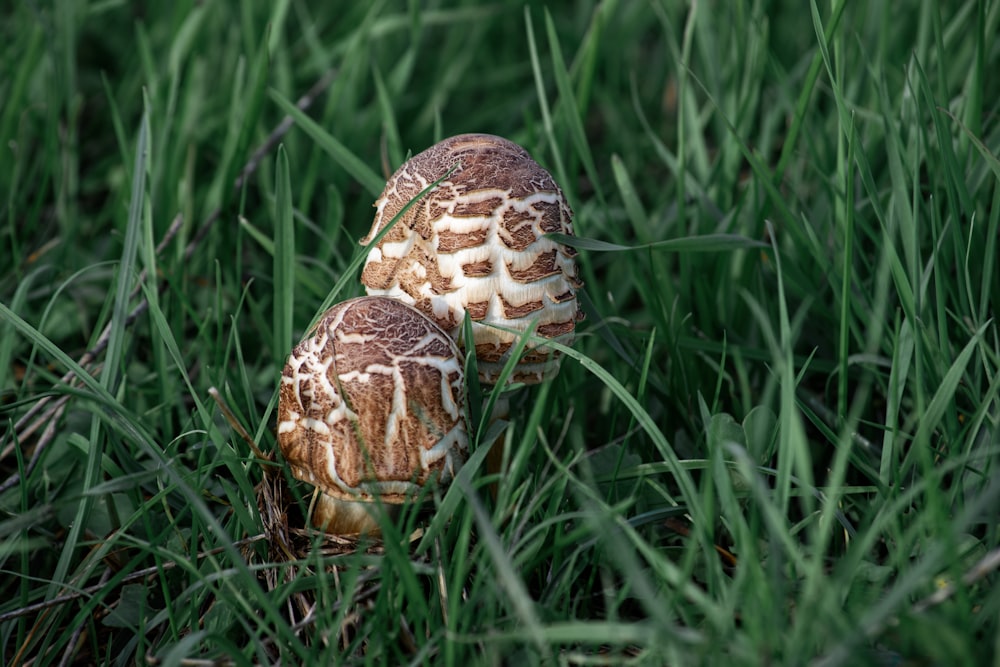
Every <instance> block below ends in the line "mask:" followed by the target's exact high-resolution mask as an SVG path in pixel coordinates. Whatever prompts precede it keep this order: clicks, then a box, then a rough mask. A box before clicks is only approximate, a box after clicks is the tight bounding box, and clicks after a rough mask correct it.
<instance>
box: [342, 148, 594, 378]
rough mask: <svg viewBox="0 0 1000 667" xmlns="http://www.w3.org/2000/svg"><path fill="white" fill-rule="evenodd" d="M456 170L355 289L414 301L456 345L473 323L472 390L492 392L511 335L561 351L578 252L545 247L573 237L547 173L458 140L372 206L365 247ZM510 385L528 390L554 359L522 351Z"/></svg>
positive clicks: (575, 313) (393, 181)
mask: <svg viewBox="0 0 1000 667" xmlns="http://www.w3.org/2000/svg"><path fill="white" fill-rule="evenodd" d="M452 168H454V171H452V173H451V174H450V175H448V177H447V178H446V179H445V180H444V181H442V182H441V183H439V184H438V185H437V187H435V188H434V189H433V190H432V191H430V192H429V193H427V195H425V196H424V197H423V198H422V199H421V200H420V201H418V202H415V203H414V204H413V205H412V206H411V207H410V208H409V209H408V210H407V211H406V213H405V214H404V215H403V217H402V218H401V219H400V220H399V221H398V222H397V223H396V225H395V226H394V227H393V228H392V229H391V230H390V231H389V232H388V233H387V234H386V235H385V236H384V237H382V239H381V240H380V241H379V243H378V244H377V245H376V246H374V247H372V248H371V250H370V251H369V253H368V258H367V262H366V263H365V267H364V271H363V272H362V274H361V281H362V282H363V283H364V284H365V286H366V287H367V291H368V294H371V295H376V294H377V295H384V296H390V297H393V298H396V299H400V300H403V301H405V302H406V303H411V304H413V305H414V306H416V307H417V308H418V309H419V310H420V311H422V312H423V313H425V314H426V315H428V316H429V317H431V318H432V319H433V320H434V321H435V322H437V324H438V325H439V326H440V327H441V328H442V329H444V330H445V331H447V332H448V333H449V334H451V335H452V336H453V337H454V336H457V334H458V333H459V329H460V327H461V325H462V321H463V319H464V317H465V313H466V312H468V313H469V317H470V318H471V319H472V321H473V333H474V337H475V346H476V356H477V359H478V364H479V374H480V380H481V381H482V382H484V383H486V384H495V382H496V380H497V379H498V375H499V373H500V371H501V370H502V368H503V362H504V359H503V356H504V354H505V353H506V352H507V351H508V350H509V349H510V348H511V346H512V345H513V344H514V342H515V341H516V340H517V338H518V334H517V333H513V332H509V331H501V330H499V329H496V328H494V327H491V326H484V325H496V326H498V327H503V328H506V329H512V330H514V331H515V332H522V331H525V330H526V329H527V328H528V327H529V326H530V325H531V323H532V322H534V321H537V328H536V330H535V332H536V333H537V334H538V335H539V336H543V337H546V338H556V337H560V340H562V341H564V342H569V341H570V340H571V339H572V335H573V331H574V329H575V326H576V323H577V321H579V320H581V319H583V315H582V313H581V311H580V309H579V307H578V305H577V300H576V291H577V289H579V288H580V286H581V282H580V280H579V279H578V278H577V270H576V264H575V262H574V257H575V256H576V251H575V250H574V249H573V248H570V247H568V246H564V245H561V244H559V243H555V242H554V241H551V240H549V239H547V238H545V237H544V235H545V234H546V233H549V232H561V233H563V234H572V233H573V226H572V212H571V211H570V208H569V205H568V204H567V203H566V198H565V197H564V196H563V193H562V191H561V190H560V189H559V186H558V185H556V182H555V181H554V180H553V179H552V176H551V175H549V173H548V172H547V171H545V170H544V169H542V167H540V166H539V165H538V163H537V162H535V161H534V160H533V159H531V156H530V155H528V153H527V151H525V150H524V149H523V148H521V147H520V146H518V145H517V144H515V143H513V142H511V141H508V140H506V139H503V138H501V137H496V136H492V135H488V134H462V135H458V136H455V137H451V138H450V139H445V140H444V141H442V142H440V143H438V144H435V145H434V146H432V147H430V148H428V149H427V150H425V151H424V152H422V153H420V154H418V155H416V156H414V157H413V158H412V159H410V160H409V161H407V162H406V163H405V164H403V166H401V167H400V168H399V169H398V170H397V171H396V173H395V174H393V175H392V177H391V178H390V179H389V181H388V183H387V184H386V186H385V190H384V191H383V193H382V196H381V197H379V199H378V201H376V202H375V206H376V209H377V213H376V214H375V221H374V223H373V224H372V228H371V231H370V232H369V233H368V236H366V237H365V238H364V239H362V241H361V242H362V243H363V244H364V243H369V242H370V241H371V239H373V238H374V237H375V236H376V235H377V234H378V233H379V232H380V231H381V230H382V228H383V227H384V226H385V225H387V224H389V222H391V221H392V219H393V218H394V217H395V216H396V215H397V214H398V213H399V212H400V210H402V209H403V207H404V206H406V204H407V203H408V202H409V201H410V200H411V199H413V198H414V197H416V196H417V195H418V194H419V193H420V191H421V190H423V189H424V188H426V187H427V186H428V185H430V184H431V183H433V182H434V181H436V180H437V179H439V178H441V177H442V176H444V175H445V174H447V173H448V171H449V170H451V169H452ZM528 348H529V349H528V352H527V353H526V354H525V355H524V356H523V357H522V359H521V360H520V363H519V365H518V367H517V369H516V370H515V372H514V375H513V377H512V378H511V379H512V380H513V381H515V382H526V383H535V382H540V381H542V380H543V379H544V378H545V377H548V376H551V375H554V374H555V373H556V372H557V371H558V362H559V360H558V357H556V356H555V355H552V354H551V353H550V351H549V350H548V349H546V347H545V346H540V347H535V346H534V345H532V344H530V343H529V345H528Z"/></svg>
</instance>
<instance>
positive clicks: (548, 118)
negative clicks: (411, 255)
mask: <svg viewBox="0 0 1000 667" xmlns="http://www.w3.org/2000/svg"><path fill="white" fill-rule="evenodd" d="M147 4H148V5H149V6H143V7H142V8H141V10H140V9H137V8H136V7H134V6H132V5H130V4H128V3H118V2H99V3H84V4H81V3H74V2H65V1H58V2H48V3H46V2H40V3H39V2H36V3H15V4H14V5H13V6H12V7H10V8H7V9H6V11H5V12H4V20H3V21H0V36H2V37H3V39H2V40H0V72H2V74H0V99H3V101H4V102H3V104H2V105H0V145H2V146H3V149H4V151H6V154H5V159H3V160H0V193H3V195H2V198H0V267H3V270H2V271H0V572H2V573H3V576H2V577H0V662H3V664H10V665H23V664H75V663H88V664H132V663H136V662H143V663H145V664H153V665H167V664H188V663H189V662H191V661H209V662H212V663H213V664H214V663H218V664H271V663H277V662H281V663H290V664H344V665H352V664H435V665H436V664H444V665H467V664H496V665H500V664H554V663H558V664H566V665H577V664H613V665H629V664H732V665H757V664H762V663H774V664H795V665H803V664H809V665H823V666H832V665H859V664H871V665H887V664H893V665H898V664H942V665H944V664H947V665H970V666H971V665H983V664H996V663H997V662H998V660H1000V642H998V640H997V637H1000V628H998V619H1000V595H997V581H998V576H1000V575H998V572H997V571H998V569H1000V530H998V522H1000V514H998V512H997V508H998V507H1000V498H998V494H1000V484H998V483H997V480H998V466H1000V332H998V329H997V322H996V317H995V314H996V313H997V312H998V310H1000V280H997V275H998V267H997V256H998V241H1000V158H998V156H1000V124H998V122H997V119H998V118H1000V105H998V102H997V100H1000V83H998V82H1000V80H998V79H997V78H996V77H995V76H990V73H992V72H994V71H997V69H998V67H1000V50H998V49H997V47H996V45H995V43H994V42H995V40H992V39H991V36H992V35H994V34H996V32H997V28H998V26H1000V4H998V3H996V2H991V1H990V0H959V1H957V2H954V3H950V4H948V5H947V6H944V5H942V6H938V5H935V4H932V3H913V6H906V7H902V8H894V9H891V8H888V7H886V6H883V5H882V4H879V3H851V2H847V1H846V0H837V1H835V2H828V3H823V2H815V1H812V2H810V3H809V4H808V7H805V6H802V5H801V3H795V2H792V1H791V0H779V1H776V2H770V3H764V4H762V3H753V2H746V1H742V0H741V1H737V2H733V3H728V4H727V3H688V4H685V3H672V2H652V3H636V2H621V1H614V0H612V1H608V2H601V3H594V2H554V3H549V4H547V5H546V6H545V7H542V6H541V5H540V4H538V3H527V4H525V3H523V2H513V1H508V0H497V1H496V2H491V3H489V4H485V5H484V4H482V3H476V2H473V1H472V0H453V1H451V2H430V3H418V2H399V1H398V0H383V1H381V2H376V3H354V4H351V5H344V6H337V7H336V8H334V7H332V6H331V7H327V6H325V5H322V4H319V5H315V6H311V5H308V4H307V3H302V2H288V1H283V2H277V3H264V2H260V1H258V0H241V1H240V2H237V3H229V4H220V3H199V2H193V1H191V0H183V1H181V2H176V3H158V4H152V3H147ZM340 4H344V3H340ZM461 132H490V133H495V134H499V135H503V136H506V137H508V138H510V139H512V140H514V141H516V142H518V143H519V144H521V145H523V146H524V147H525V148H526V149H527V150H528V151H529V152H530V153H532V155H533V156H534V157H535V158H536V159H538V160H539V162H541V163H542V164H543V165H544V166H545V167H546V168H547V169H549V170H550V171H551V172H552V174H553V175H554V176H555V178H556V179H557V181H558V182H559V183H560V185H561V187H562V188H563V190H564V191H565V193H566V195H567V197H568V199H569V201H570V203H571V204H572V206H573V209H574V211H575V231H576V232H577V236H576V237H575V238H572V239H570V238H564V237H558V238H557V239H556V240H558V241H559V242H561V243H565V244H566V245H572V246H573V247H575V248H577V249H578V250H579V256H578V262H579V264H580V275H581V277H582V278H583V280H584V281H585V287H584V289H583V290H582V291H581V292H580V294H579V297H580V303H581V306H582V308H583V310H584V312H585V313H586V316H587V318H586V320H585V321H584V322H583V323H581V325H580V327H579V329H578V335H577V338H576V340H575V341H574V342H573V344H572V345H571V346H558V345H557V347H558V348H559V349H560V351H562V352H563V361H562V368H561V371H560V373H559V375H558V376H557V377H556V378H554V379H553V380H551V381H549V382H547V383H545V384H544V385H543V386H539V387H532V388H521V389H520V390H519V391H517V392H510V393H509V394H506V393H505V394H504V395H501V392H499V391H492V390H490V388H487V387H481V386H478V384H477V383H476V382H474V381H471V378H474V376H475V372H474V370H475V362H476V360H475V358H474V357H471V358H469V359H468V360H467V367H468V370H469V376H470V382H469V387H468V389H469V395H470V401H471V407H470V409H469V415H468V417H469V423H470V424H471V425H473V426H474V427H476V428H473V429H472V430H473V431H474V436H473V437H474V447H473V450H472V452H471V455H470V459H469V461H468V463H467V464H466V465H465V467H464V468H463V469H462V470H461V471H460V473H459V474H458V475H457V478H456V480H455V481H454V483H453V484H451V486H450V487H448V488H447V489H441V488H435V489H428V490H427V492H426V502H425V503H424V504H423V505H422V506H416V505H415V506H413V507H407V508H405V509H404V510H403V511H402V512H401V516H400V517H399V518H398V520H397V521H395V522H389V521H386V522H384V523H385V525H384V526H383V529H384V539H383V540H381V541H377V540H369V539H361V540H360V541H359V540H355V539H347V538H336V537H322V536H318V535H316V534H314V533H311V532H309V531H308V530H306V529H305V527H304V526H305V521H304V517H305V516H306V514H307V512H308V506H309V502H310V494H311V488H310V487H308V485H305V484H301V483H299V482H297V481H296V480H294V479H293V478H292V477H291V476H290V475H289V474H288V473H287V471H286V470H285V469H284V467H283V466H282V463H281V461H280V457H278V456H277V455H276V453H275V452H276V440H275V435H274V430H273V429H274V416H273V413H274V409H275V406H276V402H277V392H276V388H277V384H278V377H279V373H280V370H281V367H282V365H283V364H284V362H285V358H286V356H287V354H288V352H289V350H290V348H291V346H292V345H293V344H294V343H295V342H296V341H297V340H299V339H300V338H301V337H302V335H303V334H304V332H305V331H306V330H307V329H308V327H309V325H310V323H311V322H312V321H313V320H314V319H315V318H316V316H317V314H318V313H321V312H322V311H323V310H324V309H325V308H326V307H328V306H330V305H332V304H333V303H334V302H336V301H340V300H343V299H346V298H350V297H352V296H356V295H358V294H360V293H361V292H362V289H361V286H360V284H359V282H358V273H359V270H360V267H361V264H362V262H363V261H364V257H365V248H362V247H361V246H360V245H359V244H358V241H357V239H360V238H361V237H362V236H364V235H365V234H366V233H367V232H368V230H369V228H370V225H371V220H372V216H373V213H374V211H373V208H372V203H373V201H374V199H375V198H376V197H377V196H378V194H379V193H380V192H381V190H382V188H383V186H384V184H385V180H386V178H387V177H388V175H389V174H391V173H392V172H393V171H394V170H395V169H396V168H397V167H398V166H399V165H400V164H401V162H402V161H404V160H405V159H406V157H407V156H410V155H413V154H415V153H417V152H419V151H422V150H423V149H425V148H427V147H428V146H430V145H431V144H432V143H433V142H434V141H436V140H438V139H441V138H443V137H446V136H450V135H453V134H458V133H461ZM432 185H433V184H432ZM383 233H384V232H383ZM468 333H469V331H468V330H467V331H466V335H468ZM531 338H532V336H531V334H530V333H529V334H527V335H526V336H524V337H523V338H522V341H521V344H522V345H526V344H528V342H529V341H530V340H531ZM508 400H509V402H510V405H511V410H510V415H509V424H507V425H506V428H505V427H504V426H505V425H504V424H501V423H492V420H491V416H492V413H493V411H494V410H493V408H494V405H495V404H497V403H498V402H507V401H508ZM248 434H249V435H248ZM498 437H502V439H503V440H502V442H501V443H497V444H494V443H495V441H496V440H497V438H498ZM501 445H502V446H503V449H502V451H503V457H502V461H501V469H500V470H499V472H498V474H497V473H496V472H494V471H492V469H491V465H492V464H491V465H487V464H486V461H487V454H488V452H489V451H490V448H491V447H500V446H501ZM497 451H500V450H497Z"/></svg>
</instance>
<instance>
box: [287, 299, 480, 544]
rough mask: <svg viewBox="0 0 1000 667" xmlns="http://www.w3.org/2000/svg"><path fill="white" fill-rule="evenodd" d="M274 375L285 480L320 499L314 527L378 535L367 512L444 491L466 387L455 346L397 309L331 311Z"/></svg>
mask: <svg viewBox="0 0 1000 667" xmlns="http://www.w3.org/2000/svg"><path fill="white" fill-rule="evenodd" d="M310 334H311V335H310V336H308V337H307V338H306V339H305V340H303V341H302V342H301V343H299V344H298V345H297V346H296V347H295V348H294V349H293V350H292V353H291V355H290V356H289V358H288V362H287V363H286V364H285V367H284V370H283V371H282V374H281V386H280V390H279V396H278V444H279V446H280V447H281V452H282V454H283V455H284V457H285V460H286V461H287V462H288V464H289V466H290V467H291V470H292V474H293V475H294V476H295V477H296V478H298V479H300V480H302V481H305V482H308V483H310V484H313V485H315V486H316V487H318V488H319V490H320V491H321V492H322V495H321V496H320V502H319V503H317V505H316V508H315V510H314V514H313V517H312V521H313V524H314V525H315V526H316V527H318V528H320V529H323V530H326V531H327V532H330V533H336V534H349V533H358V532H367V531H372V532H374V531H376V530H377V525H378V523H377V521H376V520H375V519H374V517H372V516H371V514H370V512H369V511H367V510H368V509H369V508H370V507H371V502H372V501H373V500H374V499H375V498H376V497H377V498H379V499H380V500H381V501H382V502H384V503H389V504H400V503H404V502H407V501H409V500H412V499H413V497H414V496H415V495H416V494H417V493H418V492H419V490H420V488H421V487H422V486H423V485H424V484H426V483H427V482H428V481H429V480H430V479H431V478H432V477H434V476H436V477H437V479H438V481H440V482H447V481H448V480H450V479H451V478H452V477H453V476H454V474H455V472H456V471H457V470H458V469H459V468H460V467H461V465H462V464H463V463H464V461H465V458H466V452H467V448H468V438H467V435H466V429H465V420H464V415H463V414H462V406H463V404H464V400H465V399H464V392H465V378H464V374H463V363H462V357H461V353H460V352H459V350H458V348H457V347H456V345H455V343H454V341H452V339H451V338H450V337H449V336H448V335H447V334H446V333H445V332H444V331H442V330H441V328H440V327H438V326H437V325H436V324H435V323H434V322H432V321H431V320H430V319H429V318H427V317H426V316H425V315H423V314H422V313H421V312H420V311H418V310H416V309H415V308H413V307H411V306H408V305H406V304H404V303H402V302H400V301H397V300H394V299H388V298H384V297H360V298H356V299H350V300H348V301H345V302H343V303H340V304H337V305H336V306H333V307H332V308H331V309H330V310H328V311H326V313H324V314H323V316H322V318H321V319H320V321H319V322H318V324H317V325H316V327H315V328H314V329H313V330H311V331H310Z"/></svg>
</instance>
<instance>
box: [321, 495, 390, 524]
mask: <svg viewBox="0 0 1000 667" xmlns="http://www.w3.org/2000/svg"><path fill="white" fill-rule="evenodd" d="M379 511H384V512H387V514H388V515H389V517H390V518H393V517H395V515H396V514H397V513H398V512H399V506H398V505H390V504H386V503H381V504H378V503H373V502H365V501H362V500H344V499H342V498H334V497H333V496H331V495H328V494H326V493H323V492H322V491H319V490H318V489H317V490H316V497H315V501H314V506H313V509H312V525H313V526H314V527H315V528H317V529H319V530H322V531H324V532H326V533H330V534H332V535H355V534H360V533H368V534H369V535H379V534H380V533H381V532H382V530H381V528H380V526H379V522H378V518H377V516H376V513H377V512H379Z"/></svg>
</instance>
